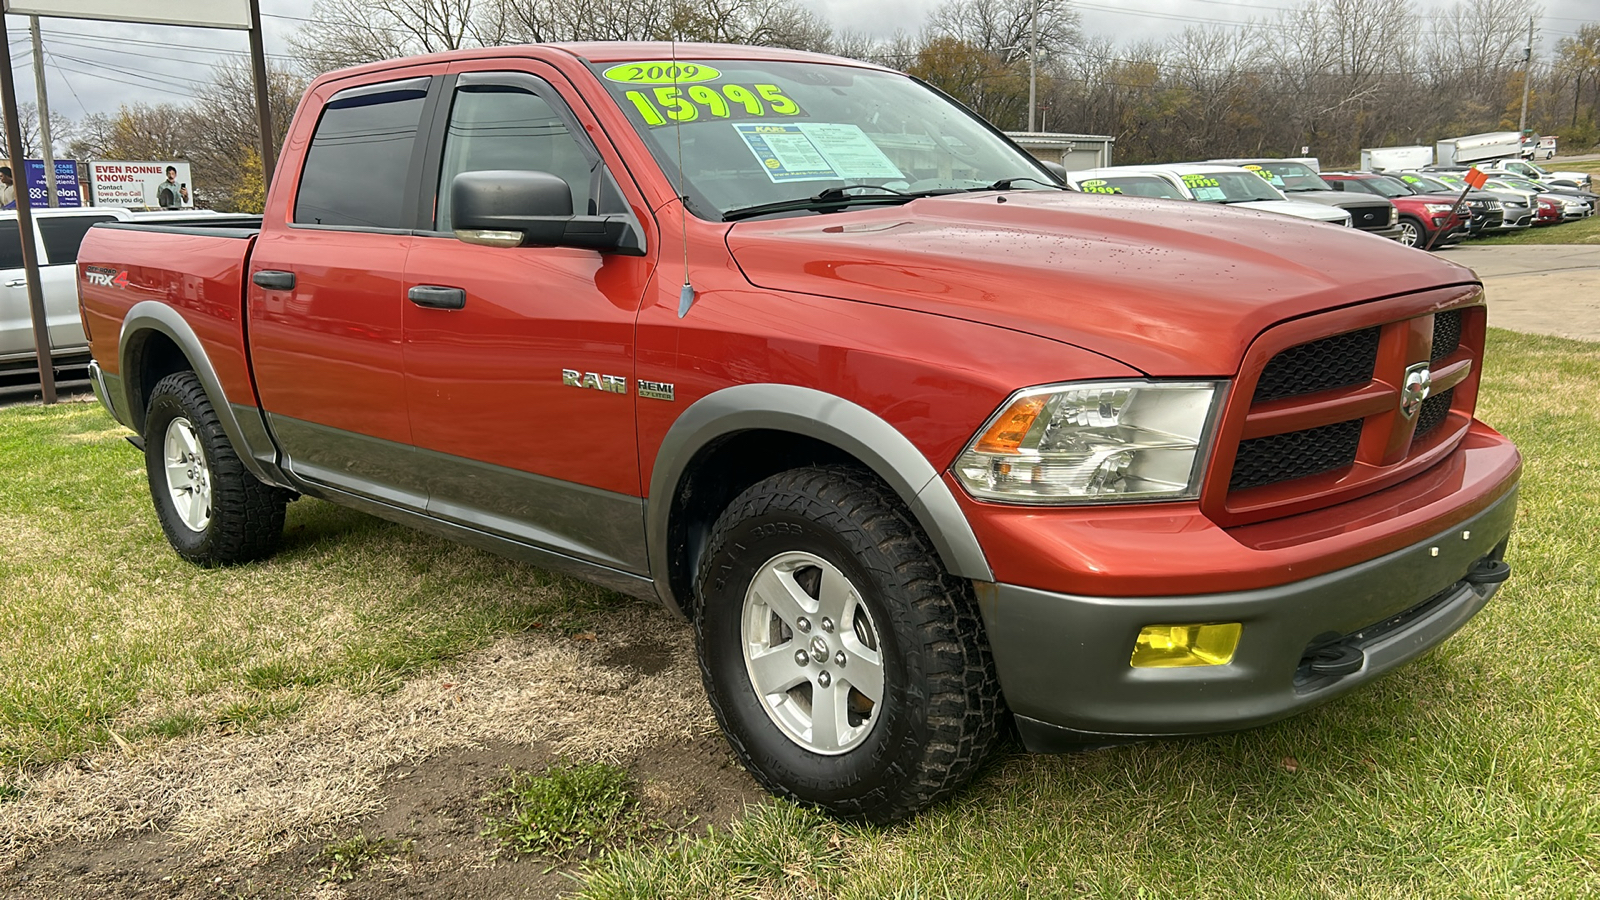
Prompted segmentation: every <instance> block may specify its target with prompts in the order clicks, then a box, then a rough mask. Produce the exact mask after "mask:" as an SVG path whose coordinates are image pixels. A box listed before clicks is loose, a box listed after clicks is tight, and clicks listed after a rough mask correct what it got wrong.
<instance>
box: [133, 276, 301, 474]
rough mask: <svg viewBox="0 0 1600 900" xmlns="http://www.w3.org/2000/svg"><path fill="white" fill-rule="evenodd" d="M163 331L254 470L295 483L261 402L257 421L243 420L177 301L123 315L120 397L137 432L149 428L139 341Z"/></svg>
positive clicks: (148, 303) (144, 305) (138, 306)
mask: <svg viewBox="0 0 1600 900" xmlns="http://www.w3.org/2000/svg"><path fill="white" fill-rule="evenodd" d="M151 331H154V332H159V333H160V334H162V335H165V336H166V337H167V338H168V339H170V340H171V341H172V342H173V343H174V344H176V345H177V347H178V352H180V353H182V354H183V355H184V358H185V359H187V360H188V361H189V365H190V367H191V368H192V369H193V371H194V374H195V377H197V378H199V379H200V386H201V387H203V388H205V392H206V396H207V397H209V398H211V406H212V408H213V409H214V410H216V413H217V420H218V421H219V422H220V423H221V425H222V430H223V432H224V433H225V434H227V436H228V441H229V443H231V444H233V446H234V449H235V451H236V452H237V453H238V455H239V461H240V462H242V463H244V467H245V468H246V469H248V470H249V471H250V474H252V475H254V476H255V477H257V478H259V479H261V480H262V481H264V482H266V483H267V484H271V485H276V486H278V487H284V488H291V489H292V486H291V484H290V482H289V480H288V479H287V478H285V477H284V475H283V473H282V471H280V470H279V469H278V464H277V460H278V448H277V446H276V445H275V444H274V443H273V441H272V438H271V436H270V435H269V434H268V432H267V430H266V426H265V424H264V423H263V422H262V421H261V413H260V411H259V410H257V409H255V407H247V409H249V410H251V415H252V416H253V420H251V419H246V420H244V421H241V420H240V418H239V414H238V411H237V410H235V408H234V406H233V404H232V403H230V402H228V395H227V393H226V392H224V391H223V389H222V381H221V380H220V379H218V378H217V370H216V368H215V367H213V366H212V365H211V358H210V357H209V356H207V355H206V351H205V345H204V344H203V343H202V342H201V341H200V338H199V336H198V335H196V334H195V333H194V329H193V328H191V327H189V323H188V322H187V321H185V320H184V318H183V315H182V314H181V313H179V312H178V311H177V310H175V309H173V308H172V307H171V306H169V305H167V304H166V303H163V302H161V301H159V300H141V301H139V302H138V303H135V304H134V305H133V307H132V308H130V309H129V310H128V314H127V315H126V316H124V317H123V319H122V332H121V334H120V335H119V337H118V338H117V361H118V371H119V372H120V373H121V376H122V377H121V381H122V397H120V398H118V399H120V400H121V402H122V404H123V409H125V410H127V411H128V418H129V419H130V420H131V423H132V424H131V426H130V427H132V428H133V430H134V431H136V432H140V433H141V434H142V433H143V431H144V417H145V409H144V404H143V403H142V402H141V401H140V396H141V394H142V393H143V385H140V384H139V383H138V377H137V372H138V362H139V361H138V360H136V359H133V358H132V354H133V352H134V350H135V341H136V340H137V339H138V338H139V337H140V335H143V334H145V333H147V332H151Z"/></svg>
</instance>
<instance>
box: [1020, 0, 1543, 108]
mask: <svg viewBox="0 0 1600 900" xmlns="http://www.w3.org/2000/svg"><path fill="white" fill-rule="evenodd" d="M1028 25H1029V28H1028V30H1029V31H1030V32H1032V33H1031V34H1030V35H1029V37H1028V130H1029V131H1033V124H1034V111H1035V110H1036V109H1037V108H1038V102H1039V0H1033V15H1031V16H1029V17H1028ZM1524 105H1526V101H1524Z"/></svg>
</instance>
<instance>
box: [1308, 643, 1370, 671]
mask: <svg viewBox="0 0 1600 900" xmlns="http://www.w3.org/2000/svg"><path fill="white" fill-rule="evenodd" d="M1366 661H1367V655H1366V654H1365V653H1363V652H1361V648H1360V647H1357V646H1354V645H1353V644H1329V645H1328V646H1326V647H1318V648H1317V649H1315V650H1313V651H1311V652H1310V653H1307V654H1306V657H1305V659H1304V660H1303V661H1302V662H1303V664H1304V665H1306V667H1307V668H1309V669H1310V670H1311V673H1312V674H1313V675H1326V676H1328V677H1331V678H1337V677H1339V676H1341V675H1349V674H1351V673H1354V672H1359V671H1361V667H1362V666H1363V665H1365V664H1366Z"/></svg>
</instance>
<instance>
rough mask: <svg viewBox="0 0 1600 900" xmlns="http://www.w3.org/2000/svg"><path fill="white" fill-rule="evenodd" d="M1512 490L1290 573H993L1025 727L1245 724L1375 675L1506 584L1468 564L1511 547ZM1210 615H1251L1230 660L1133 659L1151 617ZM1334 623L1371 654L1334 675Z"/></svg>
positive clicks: (994, 635)
mask: <svg viewBox="0 0 1600 900" xmlns="http://www.w3.org/2000/svg"><path fill="white" fill-rule="evenodd" d="M1516 497H1517V494H1516V491H1515V490H1514V489H1513V490H1512V491H1510V492H1508V493H1507V494H1506V495H1505V496H1503V497H1501V498H1500V499H1499V500H1498V501H1496V502H1495V504H1494V505H1493V506H1490V507H1489V508H1488V509H1485V510H1484V511H1482V512H1480V513H1478V514H1477V515H1475V516H1473V517H1472V518H1471V519H1469V520H1467V521H1465V522H1463V523H1461V524H1459V525H1457V526H1455V527H1454V528H1451V529H1450V530H1449V531H1447V532H1444V533H1442V534H1439V535H1436V536H1435V537H1434V538H1432V539H1431V540H1427V541H1423V542H1421V543H1418V544H1415V545H1413V546H1411V547H1407V548H1405V549H1402V550H1398V551H1395V552H1394V553H1390V554H1387V555H1385V556H1382V557H1379V558H1377V559H1374V560H1371V561H1368V562H1365V563H1361V564H1359V565H1355V566H1351V567H1349V568H1346V569H1341V570H1339V571H1336V572H1330V573H1328V574H1326V575H1319V576H1317V577H1314V578H1308V579H1305V580H1304V581H1299V582H1295V583H1292V584H1287V585H1282V586H1280V587H1274V588H1266V589H1262V590H1254V591H1241V592H1237V593H1227V594H1205V595H1199V596H1188V597H1081V596H1073V595H1068V594H1057V593H1051V592H1047V591H1039V590H1033V589H1031V588H1023V587H1017V586H1014V585H1004V584H1001V585H995V586H993V587H992V588H990V587H988V586H984V587H983V588H982V589H980V591H979V595H978V596H979V600H980V603H981V606H982V611H983V618H984V624H985V626H986V627H987V629H988V633H989V640H990V643H991V645H992V646H993V648H994V655H995V662H996V664H997V666H998V668H999V672H1000V684H1001V687H1002V688H1003V689H1004V690H1005V696H1006V701H1007V703H1008V704H1009V705H1010V707H1011V709H1012V711H1013V712H1014V713H1015V714H1016V716H1017V723H1018V727H1019V729H1020V730H1021V732H1022V737H1023V741H1024V743H1025V744H1027V746H1028V748H1029V749H1030V750H1034V751H1043V752H1050V751H1058V750H1064V749H1074V748H1081V747H1083V746H1085V745H1092V744H1105V743H1117V742H1120V741H1126V740H1130V739H1138V738H1146V737H1159V736H1171V735H1184V734H1203V733H1209V732H1217V731H1228V730H1234V729H1239V728H1248V727H1252V726H1256V725H1261V724H1264V723H1267V722H1270V721H1273V720H1275V719H1280V718H1283V717H1284V716H1288V715H1291V714H1293V713H1296V712H1298V711H1300V710H1302V709H1306V708H1308V707H1311V706H1314V705H1316V704H1318V703H1322V702H1324V701H1326V700H1329V699H1331V698H1333V697H1336V696H1338V695H1340V694H1342V693H1344V692H1346V691H1348V690H1350V689H1352V688H1354V687H1356V686H1358V685H1360V684H1363V683H1365V682H1368V681H1371V680H1373V679H1374V678H1377V677H1378V676H1380V675H1382V674H1384V673H1385V672H1387V671H1389V670H1391V669H1393V668H1395V667H1397V666H1400V665H1402V664H1403V663H1406V662H1408V661H1410V660H1412V659H1414V658H1416V657H1418V656H1420V655H1422V654H1423V653H1425V652H1427V651H1428V650H1430V649H1432V648H1433V647H1435V646H1437V645H1438V644H1439V643H1441V642H1443V641H1444V640H1445V638H1447V637H1449V636H1450V635H1451V634H1454V633H1455V632H1456V630H1457V629H1459V628H1461V626H1463V625H1465V624H1466V623H1467V621H1468V620H1469V619H1471V618H1472V617H1473V616H1474V615H1475V614H1477V612H1478V610H1480V609H1482V608H1483V606H1484V604H1485V603H1487V602H1488V601H1489V598H1490V597H1491V596H1492V595H1493V594H1494V592H1495V588H1496V587H1497V585H1494V584H1484V585H1479V584H1471V583H1468V582H1467V581H1465V580H1464V576H1465V575H1466V573H1467V572H1468V570H1469V569H1471V568H1472V567H1473V565H1474V564H1475V563H1477V562H1478V561H1479V560H1481V559H1484V558H1486V557H1487V558H1492V559H1498V558H1499V557H1500V555H1502V554H1503V553H1504V552H1505V542H1506V538H1507V537H1508V536H1509V535H1510V533H1511V525H1512V519H1513V517H1514V515H1515V513H1516ZM1157 549H1158V548H1152V550H1157ZM1408 611H1409V614H1408V615H1406V616H1405V617H1403V618H1400V619H1399V621H1396V619H1397V617H1400V616H1401V614H1402V613H1408ZM1206 622H1240V623H1243V626H1244V627H1243V632H1242V634H1241V637H1240V641H1239V647H1238V650H1237V652H1236V653H1235V655H1234V658H1233V660H1232V661H1231V662H1230V663H1228V664H1227V665H1223V666H1203V667H1195V668H1172V669H1150V668H1143V669H1135V668H1133V667H1132V666H1130V665H1129V663H1128V660H1129V657H1130V655H1131V654H1132V652H1133V645H1134V640H1135V638H1136V637H1137V636H1138V634H1139V630H1140V629H1141V628H1143V627H1144V626H1146V625H1159V624H1182V623H1206ZM1335 637H1337V638H1340V639H1343V640H1344V642H1345V643H1348V644H1351V645H1353V646H1355V647H1357V648H1359V650H1360V651H1361V653H1362V655H1363V656H1364V659H1363V661H1362V664H1361V667H1360V668H1359V669H1358V670H1356V671H1354V672H1352V673H1350V674H1347V675H1342V676H1335V677H1328V676H1317V675H1311V674H1309V672H1308V669H1307V667H1306V666H1305V664H1304V663H1305V657H1306V654H1307V652H1308V650H1309V649H1310V648H1311V647H1313V646H1315V645H1319V644H1322V643H1324V642H1326V641H1328V640H1330V639H1333V638H1335Z"/></svg>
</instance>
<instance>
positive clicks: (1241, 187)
mask: <svg viewBox="0 0 1600 900" xmlns="http://www.w3.org/2000/svg"><path fill="white" fill-rule="evenodd" d="M1128 175H1144V176H1154V177H1156V178H1160V179H1162V180H1163V181H1165V182H1166V183H1167V184H1168V185H1169V186H1170V187H1172V188H1173V189H1175V190H1177V191H1178V193H1179V194H1181V195H1182V196H1183V198H1184V199H1186V200H1198V201H1200V202H1201V203H1220V204H1223V205H1225V206H1233V207H1237V208H1240V209H1257V210H1261V211H1263V212H1275V213H1281V214H1283V215H1287V216H1294V217H1296V218H1300V219H1311V220H1312V221H1315V222H1326V223H1329V224H1332V225H1344V226H1347V227H1348V226H1349V225H1350V214H1349V213H1348V212H1345V211H1344V210H1342V209H1335V208H1331V207H1328V206H1324V205H1323V204H1321V203H1306V202H1303V201H1300V200H1290V199H1289V198H1288V197H1285V196H1284V195H1283V193H1282V192H1281V191H1279V190H1278V189H1277V188H1275V187H1273V186H1272V185H1270V184H1268V183H1267V182H1266V180H1265V179H1263V178H1262V177H1261V176H1259V175H1257V174H1256V173H1254V172H1251V171H1249V170H1247V169H1241V168H1239V167H1237V166H1213V165H1209V164H1204V163H1169V164H1166V165H1151V166H1108V167H1106V168H1102V169H1086V170H1084V171H1081V172H1069V173H1068V180H1069V182H1070V183H1074V184H1077V183H1082V182H1085V181H1090V180H1095V179H1103V178H1116V177H1123V176H1128Z"/></svg>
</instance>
